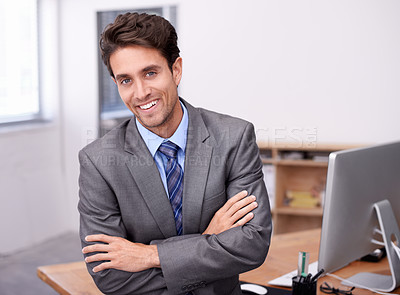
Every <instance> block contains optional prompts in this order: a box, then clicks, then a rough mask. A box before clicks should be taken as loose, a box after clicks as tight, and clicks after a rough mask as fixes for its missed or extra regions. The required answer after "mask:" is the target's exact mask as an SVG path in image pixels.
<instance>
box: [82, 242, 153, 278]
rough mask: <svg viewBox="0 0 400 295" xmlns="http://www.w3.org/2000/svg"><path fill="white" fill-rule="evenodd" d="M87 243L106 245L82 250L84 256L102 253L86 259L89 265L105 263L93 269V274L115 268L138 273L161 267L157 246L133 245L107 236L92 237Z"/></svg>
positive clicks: (96, 245)
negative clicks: (97, 262)
mask: <svg viewBox="0 0 400 295" xmlns="http://www.w3.org/2000/svg"><path fill="white" fill-rule="evenodd" d="M86 241H87V242H103V243H106V244H94V245H90V246H87V247H85V248H83V249H82V252H83V253H84V254H88V253H92V252H101V253H97V254H94V255H92V256H88V257H86V259H85V261H86V262H87V263H89V262H94V261H104V262H103V263H101V264H99V265H98V266H96V267H94V268H93V272H98V271H101V270H105V269H109V268H114V269H119V270H124V271H128V272H138V271H142V270H146V269H150V268H153V267H160V260H159V257H158V250H157V246H156V245H144V244H140V243H132V242H130V241H128V240H126V239H123V238H120V237H111V236H107V235H103V234H100V235H90V236H87V237H86Z"/></svg>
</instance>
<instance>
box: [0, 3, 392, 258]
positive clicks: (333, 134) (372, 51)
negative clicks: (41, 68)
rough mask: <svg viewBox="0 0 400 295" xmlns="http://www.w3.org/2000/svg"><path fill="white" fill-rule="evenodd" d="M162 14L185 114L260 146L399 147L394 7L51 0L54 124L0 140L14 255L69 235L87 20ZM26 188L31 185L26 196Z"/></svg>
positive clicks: (93, 79)
mask: <svg viewBox="0 0 400 295" xmlns="http://www.w3.org/2000/svg"><path fill="white" fill-rule="evenodd" d="M41 1H45V2H51V1H50V0H41ZM168 4H177V5H178V34H179V43H180V48H181V51H182V57H183V59H184V77H183V80H182V85H181V86H180V94H181V95H182V96H183V97H184V98H186V99H187V100H188V101H189V102H191V103H192V104H194V105H196V106H202V107H206V108H209V109H213V110H216V111H220V112H224V113H228V114H232V115H235V116H239V117H242V118H245V119H247V120H249V121H252V122H253V123H254V124H255V126H256V129H257V135H258V137H259V138H260V139H263V140H270V141H278V140H281V139H284V140H290V141H306V140H308V139H309V135H310V132H311V133H312V134H311V135H314V134H316V139H317V141H318V142H320V143H326V142H335V143H357V144H363V143H364V144H365V143H375V142H385V141H392V140H396V139H399V138H400V136H399V135H398V134H399V132H398V131H397V126H399V125H400V116H399V115H398V110H399V109H400V100H399V99H398V98H399V96H400V83H399V81H400V55H399V52H400V18H398V15H399V12H400V1H398V0H337V1H327V0H309V1H307V0H273V1H265V0H249V1H243V0H242V1H240V0H231V1H228V0H224V1H221V0H219V1H216V0H213V1H211V0H202V1H194V0H186V1H183V0H176V1H166V0H164V1H163V0H147V1H146V0H138V1H127V0H115V1H108V0H85V1H80V0H59V8H58V14H59V15H58V17H56V19H57V24H58V25H59V29H58V34H57V35H58V36H59V45H60V51H59V55H60V56H59V60H60V64H59V67H58V68H59V73H58V74H59V80H58V81H59V85H58V86H57V87H58V89H59V94H60V96H59V97H60V110H61V112H60V114H59V119H60V124H55V125H54V126H53V127H51V128H48V129H47V130H43V131H41V132H39V131H37V132H25V133H22V134H23V135H24V138H25V139H24V140H22V139H20V138H19V135H20V134H21V133H17V134H15V136H14V135H7V136H6V137H4V136H3V135H0V145H1V146H2V155H1V156H0V157H1V161H2V162H3V167H6V169H2V170H1V171H2V172H0V173H1V175H0V177H1V179H0V186H1V187H3V186H4V187H5V188H6V190H5V191H4V193H3V192H2V194H1V199H0V201H1V203H2V204H5V203H6V202H10V200H13V201H11V203H7V206H6V209H1V211H2V216H1V217H0V222H1V223H0V224H2V226H3V225H4V223H5V222H6V223H9V222H10V221H9V220H11V219H12V218H11V217H12V214H16V217H18V218H20V219H18V220H20V221H17V222H16V225H15V228H13V229H12V228H11V227H10V230H8V231H7V233H8V234H9V235H11V237H12V238H14V237H13V236H12V235H13V234H14V236H17V235H18V234H20V233H23V234H25V235H26V233H27V232H29V231H28V229H29V230H33V231H32V234H31V235H30V237H27V238H25V237H23V238H20V237H16V238H15V239H17V240H21V241H20V242H19V243H18V245H22V244H24V243H25V244H26V242H27V241H29V240H32V239H34V237H33V236H38V238H44V237H45V236H46V234H47V235H49V234H53V233H54V228H53V227H55V226H59V227H60V231H61V230H64V229H74V230H77V228H78V223H79V222H78V213H77V210H76V204H77V201H78V185H77V178H78V174H79V166H78V161H77V153H78V151H79V149H81V148H82V147H83V146H84V145H85V144H86V143H87V142H88V141H90V140H91V139H93V137H94V134H95V133H96V129H97V124H98V118H97V116H98V115H97V114H98V105H97V102H98V85H97V54H98V53H97V42H98V41H97V40H98V36H97V32H96V12H97V11H99V10H107V9H130V8H143V7H148V6H160V5H168ZM46 82H48V83H53V82H54V81H51V79H49V80H47V81H46ZM310 130H311V131H310ZM311 137H313V136H311ZM35 140H36V142H35V143H32V144H33V145H34V146H32V147H31V148H30V149H28V150H29V151H28V153H26V151H25V149H24V147H26V146H29V145H28V143H30V142H31V141H35ZM40 142H42V143H44V142H46V143H48V145H43V144H40ZM3 145H4V146H5V145H7V146H9V147H8V148H7V149H6V151H5V152H3ZM52 145H54V146H56V149H52V148H47V146H52ZM16 146H17V147H18V148H14V147H16ZM24 151H25V154H23V158H21V156H19V155H21V153H23V152H24ZM15 152H18V156H15V155H16V154H14V156H12V155H13V153H15ZM22 159H23V161H22ZM21 162H22V164H21V166H19V167H20V168H18V169H17V168H15V167H16V166H15V164H18V163H21ZM58 165H61V166H62V167H63V168H60V169H57V168H54V167H58ZM21 171H23V173H25V174H24V175H25V176H24V177H22V176H21V177H20V175H21V174H22V173H21ZM3 177H7V178H6V179H11V178H12V181H10V180H4V178H3ZM26 179H29V181H35V183H39V184H40V185H38V184H35V185H33V186H32V188H31V187H30V186H26V187H25V188H24V184H25V183H27V180H26ZM2 180H3V181H2ZM39 180H41V181H39ZM44 180H46V181H44ZM1 181H2V182H1ZM41 185H42V186H41ZM16 188H17V189H16ZM29 191H30V192H32V198H31V199H29V198H28V195H30V194H27V192H29ZM44 193H45V194H46V195H47V196H56V197H54V198H53V197H46V198H45V199H43V195H44ZM44 204H45V205H44ZM2 208H3V207H2ZM62 209H64V210H62ZM5 210H7V212H5ZM32 212H34V213H32ZM4 213H6V214H5V215H4ZM23 215H31V216H32V217H31V218H30V219H29V220H30V221H32V220H35V219H37V221H34V222H31V223H29V224H26V221H27V219H23V218H22V219H21V216H23ZM15 219H17V218H15ZM54 220H55V221H57V222H54V223H52V222H51V221H54ZM39 221H40V222H39ZM42 221H43V222H42ZM46 221H47V222H46ZM40 226H44V227H42V228H40ZM11 229H12V230H11ZM15 229H17V230H15ZM0 250H1V249H0Z"/></svg>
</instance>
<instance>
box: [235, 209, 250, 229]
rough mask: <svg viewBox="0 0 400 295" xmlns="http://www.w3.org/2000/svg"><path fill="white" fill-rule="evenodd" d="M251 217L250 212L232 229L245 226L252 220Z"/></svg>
mask: <svg viewBox="0 0 400 295" xmlns="http://www.w3.org/2000/svg"><path fill="white" fill-rule="evenodd" d="M253 217H254V213H253V212H250V213H248V214H247V215H246V216H245V217H243V218H242V219H239V220H238V221H237V222H236V223H235V224H234V225H233V226H232V227H237V226H242V225H245V224H246V223H247V222H249V221H250V220H252V219H253Z"/></svg>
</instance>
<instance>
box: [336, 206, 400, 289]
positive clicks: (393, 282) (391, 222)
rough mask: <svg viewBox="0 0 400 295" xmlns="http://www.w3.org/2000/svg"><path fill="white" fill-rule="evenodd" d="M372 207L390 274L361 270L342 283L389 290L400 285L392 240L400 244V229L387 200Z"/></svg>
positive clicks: (399, 263)
mask: <svg viewBox="0 0 400 295" xmlns="http://www.w3.org/2000/svg"><path fill="white" fill-rule="evenodd" d="M374 208H375V210H376V214H377V216H378V220H379V225H380V227H381V231H382V237H383V242H384V245H385V248H386V253H387V257H388V260H389V266H390V271H391V275H380V274H374V273H367V272H361V273H358V274H356V275H354V276H352V277H350V278H348V279H346V280H345V281H343V282H342V283H343V284H344V285H347V286H355V287H357V286H359V287H360V288H362V287H364V288H365V287H367V288H371V289H375V290H378V291H383V292H391V291H393V290H394V289H395V288H397V287H398V286H400V251H399V250H398V249H396V244H394V243H393V242H392V240H394V241H396V242H397V247H399V246H400V245H399V242H400V230H399V226H398V225H397V221H396V218H395V216H394V214H393V210H392V206H391V205H390V203H389V201H388V200H383V201H380V202H377V203H375V204H374Z"/></svg>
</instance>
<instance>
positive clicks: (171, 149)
mask: <svg viewBox="0 0 400 295" xmlns="http://www.w3.org/2000/svg"><path fill="white" fill-rule="evenodd" d="M158 150H159V151H160V152H161V153H163V154H164V155H165V156H166V157H167V159H168V162H167V166H166V168H165V174H166V176H167V188H168V194H169V196H168V197H169V201H170V202H171V207H172V209H173V210H174V217H175V226H176V231H177V233H178V235H181V234H182V196H183V170H182V167H181V166H180V165H179V163H178V159H177V154H178V150H179V146H177V145H176V144H174V143H172V142H171V141H166V142H163V143H162V144H161V145H160V147H159V148H158Z"/></svg>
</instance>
